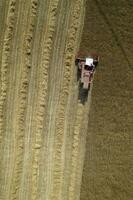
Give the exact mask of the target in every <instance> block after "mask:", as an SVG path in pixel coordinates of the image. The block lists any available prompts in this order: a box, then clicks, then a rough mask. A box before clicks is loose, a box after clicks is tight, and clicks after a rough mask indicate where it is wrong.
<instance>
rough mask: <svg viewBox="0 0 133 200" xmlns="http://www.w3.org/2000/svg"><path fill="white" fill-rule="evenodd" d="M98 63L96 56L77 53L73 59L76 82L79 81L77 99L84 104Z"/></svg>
mask: <svg viewBox="0 0 133 200" xmlns="http://www.w3.org/2000/svg"><path fill="white" fill-rule="evenodd" d="M98 62H99V56H98V55H97V54H94V53H93V54H90V55H88V54H85V53H84V54H83V53H82V54H81V53H79V54H78V55H77V56H76V59H75V65H76V66H77V81H79V99H80V100H81V103H83V104H84V103H85V102H86V100H87V97H88V91H89V90H90V85H91V83H92V81H93V76H94V72H95V70H96V67H97V65H98Z"/></svg>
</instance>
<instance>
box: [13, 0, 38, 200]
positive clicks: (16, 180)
mask: <svg viewBox="0 0 133 200" xmlns="http://www.w3.org/2000/svg"><path fill="white" fill-rule="evenodd" d="M36 9H37V4H36V1H33V2H31V13H30V19H29V26H28V30H27V34H26V37H25V49H24V66H23V71H22V78H21V82H20V90H19V97H18V99H19V105H18V110H17V113H16V115H17V120H16V121H17V122H16V123H17V124H16V134H17V135H16V147H15V148H16V155H15V164H14V172H13V178H12V187H11V199H12V200H15V199H18V195H19V189H20V181H21V175H22V166H23V154H24V130H25V115H26V104H27V96H28V86H29V73H30V68H31V48H32V42H33V40H32V38H33V32H34V25H35V19H36Z"/></svg>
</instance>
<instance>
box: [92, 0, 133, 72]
mask: <svg viewBox="0 0 133 200" xmlns="http://www.w3.org/2000/svg"><path fill="white" fill-rule="evenodd" d="M100 2H101V3H99V1H98V0H95V4H96V6H97V8H98V10H99V12H100V14H101V15H102V17H103V19H104V21H105V23H106V24H107V25H108V27H109V30H110V32H111V33H112V36H113V38H114V40H115V42H116V44H117V46H118V47H119V49H120V50H121V53H122V54H123V56H124V58H125V60H126V61H127V64H128V66H129V68H130V69H131V70H133V67H132V65H131V63H130V61H129V59H128V56H127V54H126V51H125V50H124V48H123V46H122V44H121V42H120V40H119V38H118V36H117V33H116V32H115V31H114V28H113V25H112V23H111V22H110V20H109V19H108V17H107V16H106V14H105V13H104V11H103V10H102V8H101V4H102V1H100Z"/></svg>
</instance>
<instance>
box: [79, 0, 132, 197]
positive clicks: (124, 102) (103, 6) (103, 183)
mask: <svg viewBox="0 0 133 200" xmlns="http://www.w3.org/2000/svg"><path fill="white" fill-rule="evenodd" d="M132 19H133V1H130V0H119V1H115V0H113V1H108V0H88V1H87V6H86V17H85V26H84V29H83V35H82V40H81V47H80V49H81V51H82V50H88V49H89V51H96V52H98V53H99V55H100V64H99V66H98V68H97V71H96V73H95V80H94V82H93V90H92V97H91V98H92V100H91V102H92V103H91V108H90V112H89V122H88V133H87V141H86V155H85V163H84V170H83V178H82V187H81V200H120V199H121V200H132V199H133V23H132Z"/></svg>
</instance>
